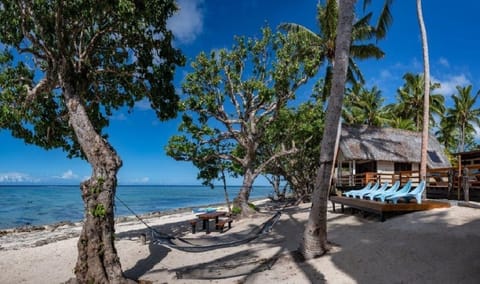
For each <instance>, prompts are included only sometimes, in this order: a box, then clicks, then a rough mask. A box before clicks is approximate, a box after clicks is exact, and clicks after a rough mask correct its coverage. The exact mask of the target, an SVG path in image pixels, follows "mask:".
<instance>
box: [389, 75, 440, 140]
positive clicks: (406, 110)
mask: <svg viewBox="0 0 480 284" xmlns="http://www.w3.org/2000/svg"><path fill="white" fill-rule="evenodd" d="M403 79H404V80H405V83H404V85H403V86H402V87H401V88H399V89H398V91H397V103H395V104H391V105H388V106H387V109H388V110H389V111H390V113H391V115H392V118H401V119H410V120H412V121H413V122H414V124H415V130H416V131H420V130H421V128H422V121H423V96H424V94H425V92H424V79H423V76H422V75H420V74H416V75H415V74H412V73H406V74H405V75H404V76H403ZM439 87H440V84H438V83H434V84H431V85H430V92H431V93H430V125H431V126H435V124H436V122H435V117H441V116H443V114H444V112H445V97H444V96H443V95H441V94H435V93H433V91H435V89H438V88H439Z"/></svg>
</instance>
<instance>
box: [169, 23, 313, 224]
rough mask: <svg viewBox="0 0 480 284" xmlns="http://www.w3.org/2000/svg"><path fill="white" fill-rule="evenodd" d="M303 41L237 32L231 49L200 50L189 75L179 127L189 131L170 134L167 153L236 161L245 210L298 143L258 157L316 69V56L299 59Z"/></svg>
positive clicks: (241, 205)
mask: <svg viewBox="0 0 480 284" xmlns="http://www.w3.org/2000/svg"><path fill="white" fill-rule="evenodd" d="M299 45H302V38H300V37H298V36H296V35H289V36H285V35H282V34H280V33H272V31H271V30H270V29H269V28H264V29H263V30H262V38H260V39H252V38H251V39H246V38H244V37H237V38H236V44H235V45H234V46H233V47H232V48H231V49H230V50H225V49H222V50H220V51H218V52H216V51H212V52H211V53H210V55H206V54H205V53H203V52H202V53H200V54H199V55H198V56H197V58H196V59H195V60H194V61H193V63H192V68H193V71H192V72H191V73H189V74H188V75H187V76H186V77H185V81H184V83H183V91H184V93H185V94H186V97H185V99H184V100H183V101H182V103H181V104H182V109H183V110H184V115H183V121H182V124H181V126H180V130H181V131H182V132H184V133H185V134H184V135H177V136H173V137H172V138H171V140H170V141H169V146H168V147H169V151H168V154H169V155H170V156H172V157H174V158H176V159H178V160H185V161H193V160H208V159H222V160H227V161H230V162H232V166H233V167H236V168H237V169H238V171H237V172H238V173H240V175H241V176H243V182H242V187H241V189H240V192H239V194H238V196H237V197H236V198H235V200H234V206H235V207H237V208H239V209H240V211H241V213H242V215H248V214H249V213H250V212H251V209H250V207H249V206H248V199H249V196H250V191H251V189H252V185H253V182H254V180H255V179H256V178H257V176H258V175H260V174H261V173H262V172H264V169H265V168H266V167H267V166H268V165H269V164H270V163H271V162H273V161H274V160H275V159H277V158H278V157H281V156H284V155H288V154H291V153H293V152H295V151H296V149H295V146H294V144H292V145H282V147H279V148H278V149H276V152H275V154H274V155H273V156H271V157H269V158H267V159H265V160H263V161H258V159H257V157H258V150H259V149H261V147H262V146H261V145H262V143H264V141H265V139H264V136H265V133H266V130H267V128H268V127H269V126H270V125H271V124H272V123H273V122H274V121H275V119H276V118H277V116H278V113H279V111H280V110H281V109H282V107H284V106H285V104H286V103H287V102H288V101H289V100H290V99H292V98H294V95H295V92H296V90H298V88H299V87H300V86H302V85H303V84H305V83H306V82H307V79H308V78H309V77H311V76H313V74H315V72H316V71H317V67H316V66H318V65H319V64H318V62H317V61H318V58H317V57H312V58H310V59H309V60H308V61H306V62H304V61H300V60H299V56H298V55H297V54H298V46H299ZM218 145H221V146H220V147H217V146H218ZM219 150H220V151H219Z"/></svg>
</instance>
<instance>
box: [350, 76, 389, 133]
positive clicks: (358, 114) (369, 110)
mask: <svg viewBox="0 0 480 284" xmlns="http://www.w3.org/2000/svg"><path fill="white" fill-rule="evenodd" d="M383 101H384V98H383V97H382V95H381V91H380V90H379V89H377V87H373V88H371V89H370V90H369V89H366V88H365V87H364V86H362V85H360V84H354V85H353V86H352V87H351V88H349V89H348V90H347V93H346V96H345V100H344V106H343V110H342V117H343V119H344V121H345V122H346V123H347V124H358V125H362V124H365V125H370V126H385V125H386V124H387V122H388V120H389V112H388V109H387V108H385V107H384V106H383Z"/></svg>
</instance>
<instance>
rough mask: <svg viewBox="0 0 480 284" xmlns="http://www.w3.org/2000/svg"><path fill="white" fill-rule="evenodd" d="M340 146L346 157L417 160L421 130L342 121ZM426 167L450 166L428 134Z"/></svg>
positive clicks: (352, 158) (400, 160)
mask: <svg viewBox="0 0 480 284" xmlns="http://www.w3.org/2000/svg"><path fill="white" fill-rule="evenodd" d="M339 146H340V148H339V150H340V151H341V153H342V155H343V159H344V160H346V161H353V160H356V161H362V160H363V161H367V160H374V161H389V162H403V163H420V155H421V153H420V152H421V147H422V133H420V132H413V131H407V130H401V129H394V128H377V127H371V126H345V125H342V132H341V138H340V145H339ZM427 158H428V168H444V167H450V162H449V161H448V159H447V157H446V156H445V154H444V150H443V148H442V146H441V145H440V143H438V141H437V139H436V138H435V137H434V136H432V135H429V143H428V155H427Z"/></svg>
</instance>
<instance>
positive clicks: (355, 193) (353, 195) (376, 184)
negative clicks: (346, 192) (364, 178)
mask: <svg viewBox="0 0 480 284" xmlns="http://www.w3.org/2000/svg"><path fill="white" fill-rule="evenodd" d="M379 186H380V184H379V183H378V182H376V183H375V184H374V185H373V186H372V187H370V188H369V189H366V190H359V191H357V192H354V193H352V194H351V196H352V197H353V198H362V196H363V195H364V194H367V193H369V192H374V191H376V190H377V189H378V187H379Z"/></svg>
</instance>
